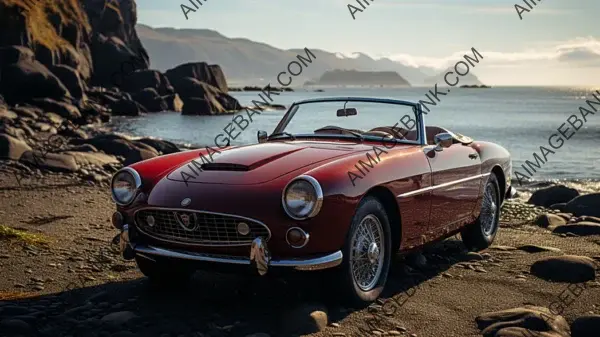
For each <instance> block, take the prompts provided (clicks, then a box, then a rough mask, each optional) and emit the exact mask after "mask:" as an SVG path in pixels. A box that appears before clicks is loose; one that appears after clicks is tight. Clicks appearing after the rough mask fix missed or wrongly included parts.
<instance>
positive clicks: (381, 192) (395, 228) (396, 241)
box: [362, 186, 402, 254]
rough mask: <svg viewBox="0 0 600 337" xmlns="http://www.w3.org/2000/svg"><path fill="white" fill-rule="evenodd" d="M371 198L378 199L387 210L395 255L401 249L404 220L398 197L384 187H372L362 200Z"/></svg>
mask: <svg viewBox="0 0 600 337" xmlns="http://www.w3.org/2000/svg"><path fill="white" fill-rule="evenodd" d="M369 196H372V197H375V198H377V200H379V201H380V202H381V204H382V205H383V207H384V209H385V212H386V214H387V216H388V220H389V222H390V230H391V231H392V238H391V239H392V254H395V253H396V252H397V251H398V250H399V249H400V241H401V238H402V219H401V216H400V207H399V206H398V203H397V202H396V196H395V195H394V193H392V191H390V190H389V189H387V188H386V187H383V186H375V187H372V188H371V189H369V190H368V191H367V193H365V195H364V196H363V198H362V199H364V198H366V197H369Z"/></svg>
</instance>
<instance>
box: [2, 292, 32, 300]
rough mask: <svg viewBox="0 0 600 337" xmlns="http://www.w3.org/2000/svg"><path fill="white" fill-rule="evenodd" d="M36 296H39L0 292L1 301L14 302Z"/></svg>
mask: <svg viewBox="0 0 600 337" xmlns="http://www.w3.org/2000/svg"><path fill="white" fill-rule="evenodd" d="M36 296H39V295H38V294H36V293H24V292H20V291H0V301H14V300H20V299H24V298H30V297H36Z"/></svg>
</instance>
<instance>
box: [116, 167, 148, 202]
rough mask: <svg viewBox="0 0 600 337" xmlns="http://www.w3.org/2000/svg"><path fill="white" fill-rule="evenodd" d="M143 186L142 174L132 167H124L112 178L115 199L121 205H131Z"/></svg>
mask: <svg viewBox="0 0 600 337" xmlns="http://www.w3.org/2000/svg"><path fill="white" fill-rule="evenodd" d="M141 186H142V180H141V178H140V175H139V174H138V173H137V172H136V171H135V170H134V169H132V168H129V167H127V168H124V169H122V170H121V171H119V172H117V173H116V174H115V175H114V177H113V179H112V184H111V190H112V196H113V200H114V201H115V202H116V203H117V204H119V205H129V204H130V203H131V202H133V199H134V198H135V196H136V194H137V192H138V190H139V188H140V187H141Z"/></svg>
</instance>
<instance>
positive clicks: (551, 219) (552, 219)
mask: <svg viewBox="0 0 600 337" xmlns="http://www.w3.org/2000/svg"><path fill="white" fill-rule="evenodd" d="M534 223H535V224H536V225H538V226H540V227H542V228H550V229H553V228H555V227H557V226H562V225H565V224H566V223H567V220H565V219H564V218H563V217H560V216H558V215H554V214H540V215H538V216H537V218H535V220H534Z"/></svg>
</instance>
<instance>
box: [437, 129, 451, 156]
mask: <svg viewBox="0 0 600 337" xmlns="http://www.w3.org/2000/svg"><path fill="white" fill-rule="evenodd" d="M433 141H434V142H435V145H436V147H435V151H437V152H441V151H443V150H444V149H445V148H449V147H450V146H452V143H453V142H454V137H452V135H451V134H449V133H447V132H444V133H438V134H437V135H435V137H433Z"/></svg>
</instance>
